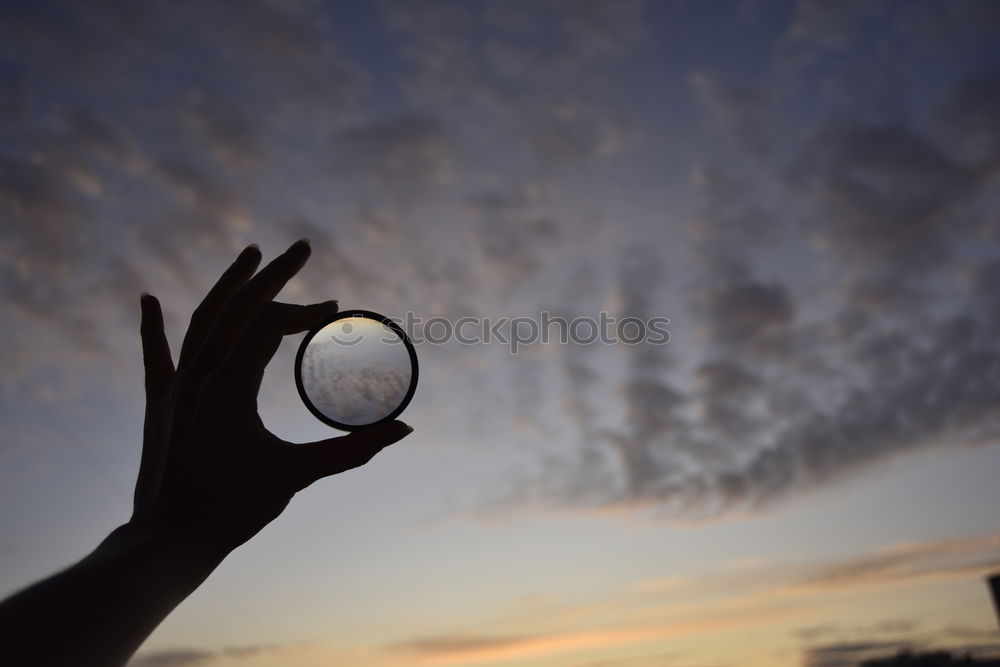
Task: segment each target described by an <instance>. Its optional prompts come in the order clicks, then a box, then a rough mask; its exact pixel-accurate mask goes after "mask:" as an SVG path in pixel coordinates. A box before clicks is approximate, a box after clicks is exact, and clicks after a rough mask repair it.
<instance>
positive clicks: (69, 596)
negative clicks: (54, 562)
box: [0, 524, 224, 667]
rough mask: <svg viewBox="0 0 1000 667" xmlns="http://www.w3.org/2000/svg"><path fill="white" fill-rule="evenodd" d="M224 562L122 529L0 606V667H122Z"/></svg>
mask: <svg viewBox="0 0 1000 667" xmlns="http://www.w3.org/2000/svg"><path fill="white" fill-rule="evenodd" d="M223 558H224V554H220V553H218V552H217V551H216V550H214V549H210V548H208V547H207V546H205V545H204V544H202V543H201V542H199V541H198V540H194V539H191V538H188V537H184V536H181V535H178V534H174V533H172V532H170V531H167V530H164V529H162V528H159V527H157V526H137V525H134V524H125V525H123V526H121V527H120V528H118V529H117V530H115V531H114V532H112V533H111V534H110V535H109V536H108V537H107V539H105V540H104V541H103V542H102V543H101V544H100V545H99V546H98V547H97V548H96V549H95V550H94V551H93V553H91V554H90V555H89V556H87V557H86V558H84V559H83V560H81V561H80V562H79V563H77V564H76V565H73V566H72V567H70V568H68V569H66V570H64V571H62V572H60V573H59V574H56V575H54V576H52V577H49V578H48V579H45V580H43V581H40V582H38V583H36V584H34V585H33V586H30V587H29V588H27V589H25V590H23V591H21V592H19V593H17V594H15V595H13V596H11V597H10V598H8V599H7V600H5V601H4V602H3V603H0V637H2V640H0V664H4V665H45V666H46V667H48V666H53V667H58V666H62V665H74V666H78V665H79V666H93V667H111V666H116V665H124V664H125V663H126V662H127V661H128V659H129V657H130V656H131V655H132V654H133V653H134V652H135V650H136V649H137V648H138V647H139V645H140V644H142V642H143V641H144V640H145V639H146V637H148V636H149V634H150V633H151V632H152V631H153V629H154V628H155V627H156V626H157V625H158V624H159V623H160V621H162V620H163V619H164V618H165V617H166V616H167V614H169V613H170V612H171V611H172V610H173V608H174V607H176V606H177V605H178V604H179V603H180V602H181V601H182V600H183V599H184V598H186V597H187V596H188V595H190V594H191V592H193V591H194V590H195V589H196V588H197V587H198V586H199V585H200V584H201V583H202V582H203V581H204V580H205V579H206V578H207V577H208V575H209V574H211V572H212V570H214V569H215V567H216V566H218V564H219V563H220V562H221V561H222V559H223Z"/></svg>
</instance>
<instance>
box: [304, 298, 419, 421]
mask: <svg viewBox="0 0 1000 667" xmlns="http://www.w3.org/2000/svg"><path fill="white" fill-rule="evenodd" d="M416 370H417V365H416V355H415V354H414V352H413V347H412V345H410V343H409V341H408V340H406V339H405V334H403V332H402V331H401V330H399V329H398V327H395V325H392V324H391V323H389V322H388V320H386V318H384V317H382V316H381V315H376V314H375V313H369V312H368V311H348V312H344V313H341V314H339V315H338V316H337V318H336V319H334V320H333V321H331V322H329V323H327V324H326V325H324V326H322V327H320V328H318V329H314V330H313V331H312V332H310V335H309V336H307V337H306V339H305V340H304V341H303V344H302V346H301V347H300V348H299V355H298V359H297V362H296V371H297V385H298V388H299V393H300V395H301V396H302V399H303V401H304V402H305V403H306V406H307V407H308V408H309V409H310V411H311V412H312V413H313V414H314V415H316V416H317V417H318V418H320V419H321V420H322V421H324V422H326V423H327V424H330V425H331V426H334V427H337V428H342V429H346V430H352V429H356V428H360V427H363V426H368V425H371V424H374V423H377V422H380V421H383V420H386V419H391V418H394V417H395V416H396V415H398V414H399V412H401V411H402V409H403V408H404V407H405V406H406V403H408V402H409V399H410V396H412V393H413V389H414V388H415V386H416Z"/></svg>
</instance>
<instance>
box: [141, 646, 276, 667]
mask: <svg viewBox="0 0 1000 667" xmlns="http://www.w3.org/2000/svg"><path fill="white" fill-rule="evenodd" d="M280 649H281V647H278V646H272V645H249V646H230V647H226V648H222V649H218V650H206V649H193V648H176V649H164V650H160V651H152V652H149V653H140V654H139V655H137V656H136V657H134V658H132V659H131V660H130V661H129V663H128V667H188V665H209V664H211V663H213V662H216V661H220V660H232V659H236V660H239V659H241V658H253V657H256V656H259V655H262V654H266V653H270V652H274V651H279V650H280Z"/></svg>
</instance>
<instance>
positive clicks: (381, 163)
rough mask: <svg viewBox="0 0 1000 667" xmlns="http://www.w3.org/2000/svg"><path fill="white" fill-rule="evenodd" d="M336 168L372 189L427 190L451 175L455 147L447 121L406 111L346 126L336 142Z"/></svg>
mask: <svg viewBox="0 0 1000 667" xmlns="http://www.w3.org/2000/svg"><path fill="white" fill-rule="evenodd" d="M333 152H334V155H333V165H334V173H335V174H336V175H337V176H338V177H341V178H345V179H349V180H351V181H352V182H354V183H355V184H356V185H357V186H359V187H362V188H366V189H368V190H370V191H371V192H372V193H380V192H386V193H388V194H389V195H392V196H395V197H397V198H400V197H401V198H404V199H405V198H406V197H408V196H413V195H417V194H423V193H425V192H427V191H429V190H430V191H432V190H434V189H436V188H440V187H442V186H445V185H447V184H448V183H449V182H450V181H451V180H452V148H451V144H450V141H449V138H448V135H447V132H446V130H445V128H444V126H443V125H442V124H441V122H440V121H439V120H437V119H436V118H433V117H430V116H423V115H414V114H407V115H401V116H397V117H394V118H388V119H384V120H376V121H372V122H367V123H364V124H361V125H357V126H354V127H350V128H346V129H344V130H343V131H342V132H341V133H340V134H339V135H338V136H337V138H336V141H335V144H334V147H333Z"/></svg>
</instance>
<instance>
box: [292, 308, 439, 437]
mask: <svg viewBox="0 0 1000 667" xmlns="http://www.w3.org/2000/svg"><path fill="white" fill-rule="evenodd" d="M348 317H362V318H365V319H369V320H374V321H376V322H378V323H380V324H383V325H385V326H387V327H389V328H390V329H392V331H393V332H394V333H395V334H396V335H397V336H399V338H400V340H402V341H403V345H404V346H405V347H406V352H407V354H408V355H409V356H410V370H411V373H410V386H409V387H408V388H407V390H406V395H405V396H403V400H402V401H400V403H399V405H398V406H396V409H394V410H393V411H392V412H390V413H389V414H388V415H386V416H385V417H383V418H381V419H379V420H378V421H374V422H371V423H369V424H344V423H342V422H338V421H337V420H335V419H331V418H330V417H328V416H326V415H325V414H323V413H322V412H321V411H320V410H319V408H317V407H316V406H315V405H313V402H312V401H311V400H309V395H308V394H306V389H305V387H304V386H303V384H302V358H303V357H304V356H305V353H306V348H307V347H308V346H309V343H310V342H312V339H313V338H314V337H315V336H316V334H318V333H319V332H320V331H322V330H323V329H324V328H326V327H327V326H329V325H330V324H332V323H333V322H336V321H337V320H343V319H346V318H348ZM419 370H420V369H419V366H418V364H417V352H416V350H415V349H413V343H411V342H410V338H409V337H408V336H407V335H406V332H405V331H403V329H402V328H401V327H400V326H399V325H398V324H396V323H395V322H394V321H393V320H391V319H389V318H388V317H386V316H385V315H380V314H379V313H375V312H372V311H370V310H341V311H338V312H337V313H336V314H335V315H332V316H331V317H328V318H326V319H325V320H324V321H323V322H322V323H321V324H318V325H317V326H315V327H313V328H312V329H310V330H309V333H308V334H306V337H305V338H303V339H302V342H301V343H299V350H298V352H297V353H296V354H295V388H296V389H297V390H298V392H299V398H301V399H302V402H303V403H304V404H305V406H306V408H307V409H308V410H309V412H311V413H312V415H313V417H316V419H318V420H320V421H321V422H323V423H324V424H326V425H327V426H332V427H333V428H335V429H339V430H341V431H360V430H362V429H366V428H370V427H372V426H375V425H376V424H381V423H383V422H387V421H392V420H393V419H395V418H396V417H398V416H399V415H400V413H401V412H403V410H405V409H406V406H407V405H409V403H410V399H412V398H413V393H414V392H415V391H416V390H417V377H418V376H419V374H420V373H419Z"/></svg>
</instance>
